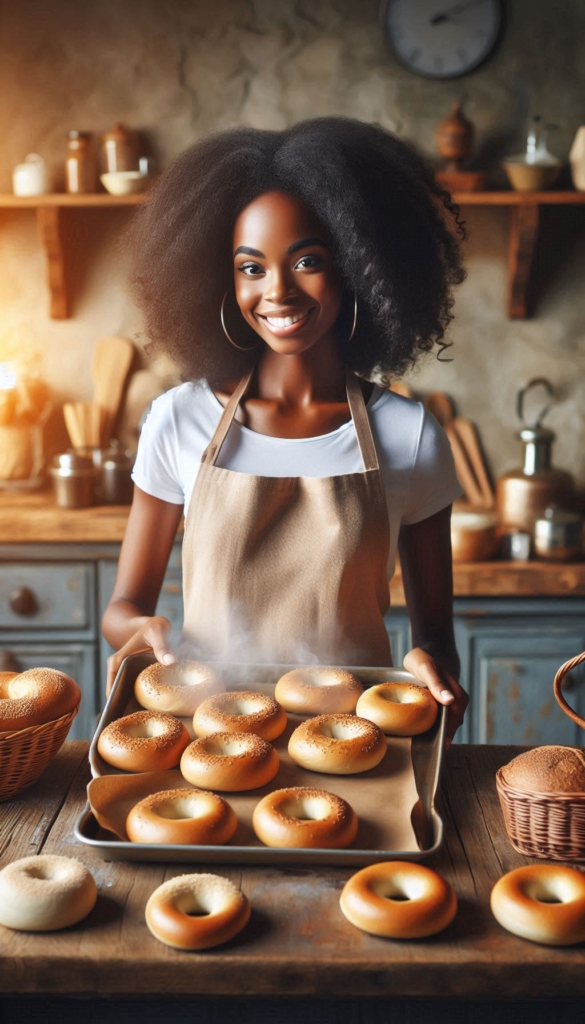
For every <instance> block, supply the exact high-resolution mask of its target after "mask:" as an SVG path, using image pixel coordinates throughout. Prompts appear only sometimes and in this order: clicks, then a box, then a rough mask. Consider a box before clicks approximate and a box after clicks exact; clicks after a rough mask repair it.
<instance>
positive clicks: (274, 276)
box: [264, 270, 297, 303]
mask: <svg viewBox="0 0 585 1024" xmlns="http://www.w3.org/2000/svg"><path fill="white" fill-rule="evenodd" d="M296 294H297V292H296V288H295V287H294V284H293V282H292V281H291V280H290V278H289V276H288V274H287V273H285V272H284V271H283V270H272V271H271V272H270V274H269V275H268V280H267V282H266V288H265V290H264V300H265V301H266V302H274V303H283V302H284V301H285V299H289V298H292V297H293V296H296Z"/></svg>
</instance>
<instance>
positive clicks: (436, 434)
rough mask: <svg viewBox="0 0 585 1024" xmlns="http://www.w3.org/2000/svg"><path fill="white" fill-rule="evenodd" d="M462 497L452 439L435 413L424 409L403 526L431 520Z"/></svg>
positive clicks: (403, 516)
mask: <svg viewBox="0 0 585 1024" xmlns="http://www.w3.org/2000/svg"><path fill="white" fill-rule="evenodd" d="M462 494H463V490H462V487H461V484H460V483H459V480H458V479H457V474H456V472H455V463H454V461H453V453H452V451H451V445H450V444H449V438H448V437H447V435H446V433H445V431H444V430H443V428H442V427H441V426H440V425H439V424H438V423H437V421H436V419H435V417H434V416H433V415H432V413H430V412H429V411H428V410H427V409H423V415H422V422H421V427H420V433H419V439H418V446H417V451H416V457H415V460H414V465H413V468H412V475H411V478H410V487H409V489H408V494H407V496H406V501H405V504H404V512H403V515H402V523H403V525H404V526H412V525H413V523H420V522H421V521H422V520H423V519H428V518H429V516H433V515H434V514H435V513H436V512H440V511H441V509H442V508H445V507H446V506H447V505H450V504H451V503H452V502H453V501H455V499H456V498H460V497H461V495H462Z"/></svg>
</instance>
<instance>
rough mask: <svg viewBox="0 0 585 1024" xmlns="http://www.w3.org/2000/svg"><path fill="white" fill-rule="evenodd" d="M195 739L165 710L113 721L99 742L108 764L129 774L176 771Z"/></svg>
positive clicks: (142, 713)
mask: <svg viewBox="0 0 585 1024" xmlns="http://www.w3.org/2000/svg"><path fill="white" fill-rule="evenodd" d="M190 742H191V737H190V736H189V733H188V732H187V730H186V728H185V726H184V725H183V723H182V722H180V721H179V720H178V718H173V716H172V715H166V714H164V713H163V712H162V711H135V712H134V713H133V714H131V715H125V716H124V718H117V719H116V721H115V722H110V724H109V725H107V726H106V728H105V729H104V731H103V732H102V733H100V737H99V739H98V752H99V754H100V755H101V757H103V759H104V761H107V762H108V764H111V765H112V766H113V767H114V768H120V769H122V771H125V772H157V771H165V770H166V769H167V768H174V767H175V765H177V764H178V763H179V761H180V760H181V754H182V753H183V751H184V749H185V747H188V746H189V743H190Z"/></svg>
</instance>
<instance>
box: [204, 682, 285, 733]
mask: <svg viewBox="0 0 585 1024" xmlns="http://www.w3.org/2000/svg"><path fill="white" fill-rule="evenodd" d="M193 728H194V730H195V734H196V735H197V736H211V735H212V734H213V733H214V732H253V733H255V735H256V736H261V737H262V739H263V740H274V739H276V737H277V736H280V734H281V733H282V732H284V730H285V729H286V712H285V711H284V709H283V708H281V706H280V704H279V703H278V702H277V701H275V700H274V698H273V697H267V696H266V695H265V694H263V693H253V692H252V691H251V690H243V691H239V690H238V691H232V692H230V693H218V694H216V696H215V697H209V698H208V699H207V700H204V701H203V704H200V705H199V707H198V708H197V711H196V712H195V714H194V716H193Z"/></svg>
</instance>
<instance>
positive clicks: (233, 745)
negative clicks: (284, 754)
mask: <svg viewBox="0 0 585 1024" xmlns="http://www.w3.org/2000/svg"><path fill="white" fill-rule="evenodd" d="M279 764H280V760H279V757H278V754H277V753H276V750H275V749H274V747H271V746H270V743H267V742H266V740H263V739H262V738H261V737H260V736H255V735H254V734H253V733H251V732H215V733H213V734H212V735H211V736H201V737H200V738H199V739H198V740H195V741H194V742H193V743H190V744H189V746H188V747H187V749H186V750H185V751H184V752H183V756H182V757H181V772H182V773H183V775H184V777H185V778H186V779H187V781H188V782H191V783H192V784H193V785H194V786H201V788H202V789H216V790H217V789H219V790H221V791H231V792H232V793H239V792H242V791H243V790H247V789H258V787H259V786H265V785H266V783H267V782H270V781H271V780H272V779H273V778H274V776H275V775H276V773H277V771H278V767H279Z"/></svg>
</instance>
